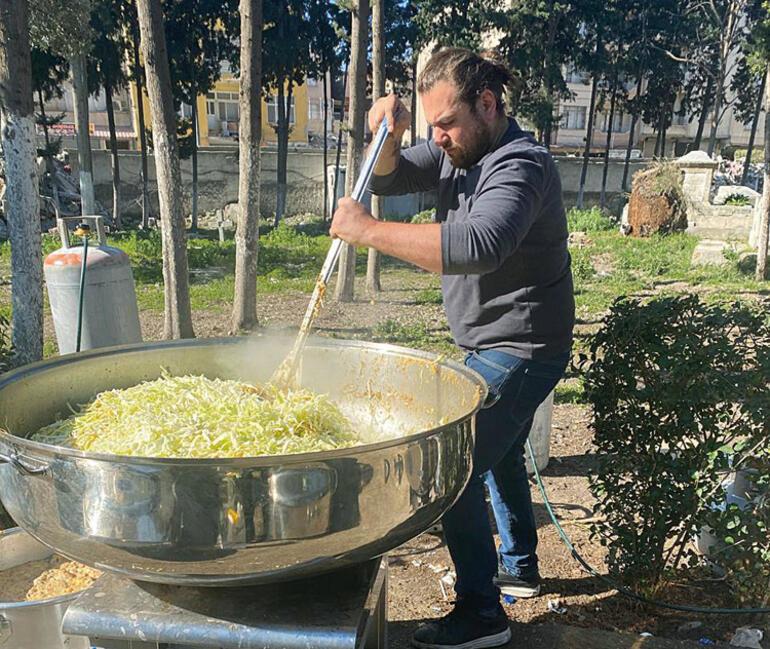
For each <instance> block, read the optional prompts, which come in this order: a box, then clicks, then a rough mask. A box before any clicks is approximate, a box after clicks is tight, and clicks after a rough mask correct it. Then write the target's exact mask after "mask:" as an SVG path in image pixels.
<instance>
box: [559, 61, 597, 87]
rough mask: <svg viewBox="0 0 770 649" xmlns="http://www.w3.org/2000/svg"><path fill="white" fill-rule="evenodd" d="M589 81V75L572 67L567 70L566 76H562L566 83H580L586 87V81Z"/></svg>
mask: <svg viewBox="0 0 770 649" xmlns="http://www.w3.org/2000/svg"><path fill="white" fill-rule="evenodd" d="M590 79H591V75H590V74H588V72H586V71H585V70H578V69H577V68H576V67H575V66H574V65H573V66H570V67H569V68H568V69H567V74H566V75H564V80H565V81H566V82H567V83H582V84H584V85H588V81H589V80H590Z"/></svg>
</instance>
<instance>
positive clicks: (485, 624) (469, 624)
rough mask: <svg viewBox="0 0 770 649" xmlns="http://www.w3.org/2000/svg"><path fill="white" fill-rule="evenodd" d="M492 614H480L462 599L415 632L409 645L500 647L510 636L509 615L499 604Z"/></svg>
mask: <svg viewBox="0 0 770 649" xmlns="http://www.w3.org/2000/svg"><path fill="white" fill-rule="evenodd" d="M497 608H498V610H497V611H496V613H495V614H494V615H492V616H487V615H481V614H480V613H478V612H476V611H475V610H473V609H472V608H470V607H469V606H468V605H463V603H462V602H457V603H456V604H455V608H454V610H453V611H452V612H451V613H449V614H447V615H445V616H444V617H442V618H441V619H439V620H435V621H434V622H428V623H427V624H423V625H421V626H420V627H418V629H417V630H416V631H415V632H414V635H413V636H412V645H413V646H415V647H418V649H484V648H485V647H499V646H501V645H504V644H506V643H507V642H508V641H509V640H510V639H511V629H510V627H509V626H508V617H507V616H506V614H505V611H503V608H502V606H500V605H498V607H497Z"/></svg>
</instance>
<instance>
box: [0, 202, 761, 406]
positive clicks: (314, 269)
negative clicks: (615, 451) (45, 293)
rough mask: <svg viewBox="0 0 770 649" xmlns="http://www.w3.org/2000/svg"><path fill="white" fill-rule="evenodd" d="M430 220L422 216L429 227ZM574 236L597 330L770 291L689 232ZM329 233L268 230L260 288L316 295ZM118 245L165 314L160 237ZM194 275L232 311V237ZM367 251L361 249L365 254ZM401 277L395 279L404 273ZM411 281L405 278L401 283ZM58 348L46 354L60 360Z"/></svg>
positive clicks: (437, 334) (411, 324) (444, 343)
mask: <svg viewBox="0 0 770 649" xmlns="http://www.w3.org/2000/svg"><path fill="white" fill-rule="evenodd" d="M429 217H430V214H429V213H423V214H421V215H420V218H421V219H427V218H429ZM567 219H568V225H569V229H570V232H581V233H583V234H582V235H581V236H579V237H576V239H575V242H574V243H573V244H572V245H571V246H570V253H571V256H572V270H573V276H574V281H575V301H576V306H577V316H578V323H579V324H581V325H585V324H588V325H593V326H596V325H597V324H598V323H599V322H600V321H601V318H602V315H603V314H604V313H605V312H606V310H607V309H608V308H609V306H610V305H611V304H612V302H613V301H614V300H615V299H616V298H618V297H619V296H624V295H656V294H667V293H673V292H682V291H699V292H701V293H703V294H704V296H705V298H706V299H708V300H732V299H735V298H736V296H737V297H741V296H743V297H745V298H746V299H754V298H755V297H756V295H757V294H758V293H765V294H766V293H767V290H768V289H767V285H766V284H763V283H758V282H756V281H755V280H754V278H753V268H752V265H751V263H747V261H746V260H741V259H740V257H739V255H738V254H736V253H728V254H727V255H726V260H725V264H724V265H722V266H698V267H694V266H691V264H690V259H691V257H692V253H693V250H694V249H695V246H696V245H697V239H696V238H695V237H693V236H691V235H688V234H685V233H677V234H670V235H660V236H652V237H648V238H637V237H625V236H623V235H622V234H620V232H619V231H618V228H617V225H616V223H615V222H614V221H612V220H611V219H610V218H608V217H607V216H605V215H604V214H603V213H602V212H601V211H600V210H598V209H589V210H575V209H573V210H570V212H569V213H568V215H567ZM330 242H331V241H330V239H329V236H328V234H327V226H326V225H325V224H323V223H322V222H321V220H320V219H317V220H314V221H312V222H305V223H303V224H301V225H299V226H297V227H291V226H289V225H285V224H283V225H281V226H280V227H278V228H270V227H263V228H262V229H261V236H260V247H259V262H258V271H257V273H258V276H257V290H258V291H259V293H261V294H267V293H270V294H281V293H285V294H288V293H297V292H299V293H309V292H310V291H311V290H312V288H313V284H314V282H315V278H316V276H317V273H318V270H319V269H320V267H321V264H322V263H323V260H324V257H325V256H326V252H327V250H328V247H329V245H330ZM108 243H109V244H110V245H114V246H117V247H119V248H121V249H122V250H124V251H125V252H126V253H127V254H128V256H129V258H130V259H131V264H132V266H133V271H134V278H135V282H136V292H137V299H138V302H139V308H140V309H141V310H143V311H162V310H163V267H162V261H161V259H162V242H161V237H160V233H159V232H158V231H155V230H152V231H149V232H142V231H132V232H129V233H120V234H117V235H111V236H109V237H108ZM58 247H59V242H58V239H57V238H55V237H52V236H50V235H44V236H43V243H42V249H43V253H44V254H48V253H50V252H51V251H53V250H55V249H56V248H58ZM187 250H188V260H189V267H190V271H191V282H190V298H191V302H192V308H193V309H194V310H207V311H212V312H215V313H216V312H226V311H227V310H229V309H230V306H231V304H232V296H233V291H234V266H235V241H234V240H233V238H232V233H230V236H229V238H228V239H227V240H225V241H224V242H222V243H220V242H219V240H218V236H217V232H216V231H203V232H202V233H201V236H200V237H199V238H195V239H189V240H188V244H187ZM361 252H362V253H363V251H361ZM365 266H366V255H365V254H359V255H358V258H357V268H358V270H359V274H362V272H363V269H364V268H365ZM409 268H410V267H408V266H407V265H405V264H404V263H402V262H398V261H397V260H393V259H391V258H387V257H385V258H383V274H384V275H386V276H387V274H388V273H392V274H393V275H392V276H391V282H395V283H396V285H399V284H402V283H403V284H404V285H411V282H409V278H410V277H412V275H411V273H412V272H414V271H412V270H410V269H409ZM396 273H397V274H396ZM7 275H10V245H9V243H8V242H3V243H0V276H7ZM402 278H403V279H402ZM436 286H437V285H436V284H429V285H428V287H426V286H425V283H424V282H422V283H421V284H419V286H418V288H415V289H409V290H412V294H411V298H410V299H411V301H412V302H413V303H414V304H418V305H440V304H441V303H442V296H441V291H440V289H439V288H436ZM0 315H4V316H6V317H10V315H11V303H10V288H9V287H7V286H6V287H2V288H0ZM416 317H420V316H416ZM591 330H592V329H591V328H590V327H589V328H588V329H587V330H585V329H584V330H583V331H582V332H581V331H578V332H577V334H578V335H577V336H576V343H575V345H576V349H579V348H581V347H584V346H585V344H586V341H587V338H586V336H587V335H588V334H589V332H590V331H591ZM362 335H365V336H368V337H370V338H371V339H374V340H378V341H383V342H393V343H396V344H400V345H405V346H410V347H418V348H423V349H431V350H433V351H440V352H452V353H454V354H455V355H456V350H455V348H454V347H453V343H452V341H451V338H450V335H449V331H448V329H447V328H446V327H443V328H436V326H435V325H430V326H429V325H428V324H426V323H424V322H422V321H420V320H417V319H415V320H412V321H408V322H402V321H398V320H395V319H387V320H385V321H383V322H381V323H379V324H378V325H376V326H375V327H374V328H373V329H371V330H369V331H367V332H365V333H364V334H362ZM52 349H53V348H50V349H49V348H47V349H46V352H47V353H52ZM557 399H558V400H560V401H561V402H576V401H580V400H581V399H582V386H580V385H579V379H578V378H575V379H571V380H569V381H566V382H564V383H563V384H562V385H561V386H560V387H559V389H558V391H557Z"/></svg>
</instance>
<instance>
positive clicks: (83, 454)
mask: <svg viewBox="0 0 770 649" xmlns="http://www.w3.org/2000/svg"><path fill="white" fill-rule="evenodd" d="M255 337H257V338H259V337H261V336H253V335H251V336H227V337H220V338H188V339H181V340H170V341H156V342H151V343H131V344H128V345H117V346H114V347H100V348H98V349H93V350H89V351H86V352H80V353H75V354H64V355H62V356H56V357H54V358H51V359H46V360H43V361H38V362H35V363H30V364H28V365H24V366H22V367H20V368H17V369H15V370H12V371H11V372H8V373H6V374H4V375H3V376H2V377H0V391H2V390H3V389H4V388H5V387H6V386H8V385H10V384H12V383H15V382H17V381H22V380H25V379H29V378H30V377H32V376H34V375H35V374H37V373H40V372H43V371H46V370H49V369H54V368H57V367H60V366H63V365H70V364H72V363H79V362H80V361H85V360H88V359H93V358H99V357H103V356H119V355H121V354H130V353H134V352H147V351H150V350H157V349H167V348H173V347H198V346H206V345H209V346H214V345H237V344H243V343H246V342H248V341H249V340H253V339H254V338H255ZM308 345H309V346H311V347H330V348H335V347H353V348H362V349H369V350H375V351H379V352H381V353H382V354H383V355H397V356H404V357H407V358H414V359H419V360H424V361H433V362H434V363H436V364H437V365H441V366H444V367H446V368H449V369H452V370H454V371H455V372H457V373H459V374H460V375H463V376H465V377H466V378H467V379H469V380H470V381H472V382H473V383H475V384H476V387H477V388H478V393H477V398H476V403H475V405H474V407H473V408H472V409H471V410H469V411H468V412H467V413H466V414H464V415H462V416H460V417H457V418H455V419H453V420H452V421H450V422H447V423H445V424H441V425H439V426H435V427H433V428H429V429H426V430H422V431H419V432H417V433H412V434H411V435H406V436H403V437H395V438H393V439H388V440H384V441H382V442H373V443H371V444H359V445H355V446H346V447H342V448H339V449H332V450H328V451H310V452H307V453H293V454H284V455H256V456H249V457H216V458H163V457H145V456H139V455H116V454H111V453H90V452H87V451H81V450H78V449H73V448H69V447H66V446H56V445H53V444H44V443H42V442H36V441H33V440H30V439H28V438H26V437H21V436H20V435H15V434H13V433H11V432H8V431H6V430H4V429H3V428H0V448H2V444H3V443H6V444H9V445H16V446H19V447H22V448H23V449H24V450H25V451H31V452H34V453H36V456H37V457H39V456H43V457H46V458H50V457H53V456H65V457H72V458H79V459H85V460H101V461H104V462H120V463H124V464H134V465H143V466H146V465H148V464H149V465H160V466H178V465H183V466H199V467H206V466H216V465H220V464H227V466H228V468H264V467H268V466H275V465H276V464H282V465H286V464H307V463H308V462H317V461H324V460H335V459H339V458H344V457H347V456H348V454H349V453H350V450H351V449H356V451H357V452H358V453H368V452H372V451H379V450H381V449H386V448H390V447H394V446H400V445H402V444H404V443H408V442H411V441H414V440H417V439H422V438H425V437H429V436H432V435H435V434H437V433H440V432H442V431H444V430H447V429H450V428H453V427H456V426H457V425H458V424H459V423H460V422H463V421H465V420H467V419H472V418H473V417H475V415H476V414H477V413H478V412H479V411H480V410H481V408H482V406H483V404H484V401H485V400H486V397H487V384H486V382H485V381H484V379H483V377H482V376H481V375H480V374H478V373H477V372H476V371H474V370H472V369H470V368H469V367H467V366H465V365H462V364H460V363H458V362H457V361H454V360H451V359H447V358H444V357H443V355H441V354H435V353H433V352H426V351H422V350H417V349H411V348H408V347H401V346H400V345H392V344H390V343H372V342H366V341H361V340H345V339H338V338H321V337H313V338H311V339H310V340H309V341H308ZM105 389H109V388H105ZM36 456H32V457H31V458H30V459H33V460H34V459H37V457H36Z"/></svg>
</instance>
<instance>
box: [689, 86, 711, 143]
mask: <svg viewBox="0 0 770 649" xmlns="http://www.w3.org/2000/svg"><path fill="white" fill-rule="evenodd" d="M713 91H714V81H713V80H712V78H711V77H709V78H708V81H707V82H706V94H705V96H704V98H703V108H702V109H701V112H700V117H699V118H698V130H697V131H696V132H695V140H694V141H693V143H692V148H693V151H697V150H698V149H700V143H701V140H702V139H703V131H704V130H705V128H706V119H707V118H708V114H709V108H711V93H712V92H713Z"/></svg>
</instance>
